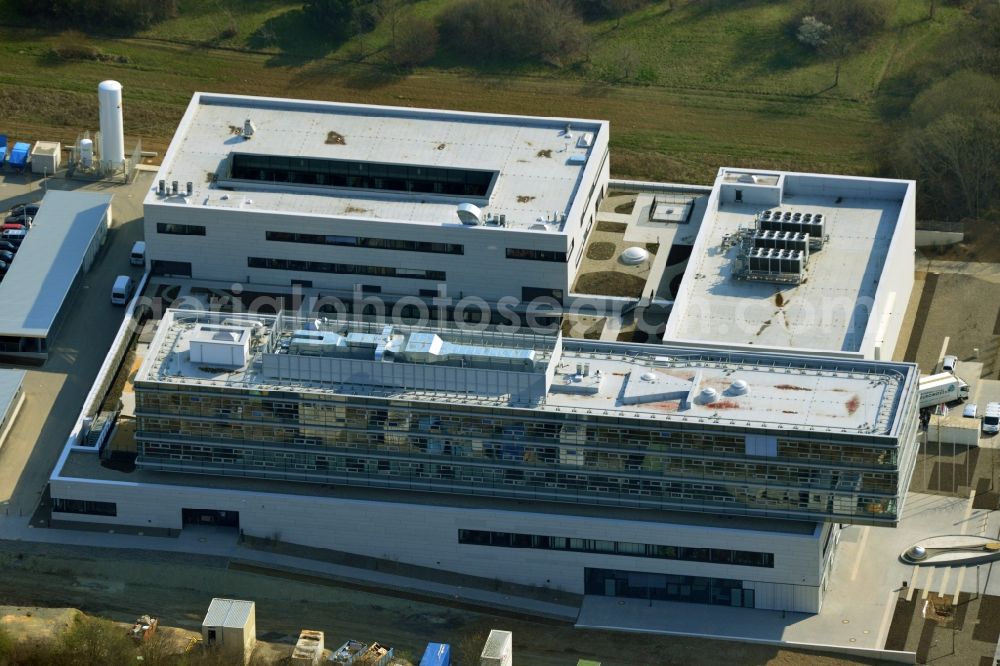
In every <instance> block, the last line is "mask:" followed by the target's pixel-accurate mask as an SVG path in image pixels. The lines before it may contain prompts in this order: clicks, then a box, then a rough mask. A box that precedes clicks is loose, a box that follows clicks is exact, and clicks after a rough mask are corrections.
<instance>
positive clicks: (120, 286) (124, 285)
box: [111, 275, 135, 305]
mask: <svg viewBox="0 0 1000 666" xmlns="http://www.w3.org/2000/svg"><path fill="white" fill-rule="evenodd" d="M134 289H135V283H134V282H132V278H130V277H129V276H127V275H119V276H118V277H117V278H115V285H114V286H113V287H111V304H112V305H125V304H126V303H128V299H129V298H131V297H132V291H133V290H134Z"/></svg>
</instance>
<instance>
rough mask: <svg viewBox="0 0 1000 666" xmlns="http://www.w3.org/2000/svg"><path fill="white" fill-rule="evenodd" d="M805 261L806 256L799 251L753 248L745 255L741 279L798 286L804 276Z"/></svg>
mask: <svg viewBox="0 0 1000 666" xmlns="http://www.w3.org/2000/svg"><path fill="white" fill-rule="evenodd" d="M806 260H807V259H806V254H805V253H804V252H802V251H801V250H777V249H774V248H764V247H755V248H752V249H751V250H750V251H749V252H748V253H747V256H746V259H745V261H746V263H745V265H744V266H743V269H744V272H743V274H742V275H741V277H743V278H745V279H747V280H758V281H760V282H778V283H791V284H798V283H800V282H802V278H803V277H804V275H805V268H806Z"/></svg>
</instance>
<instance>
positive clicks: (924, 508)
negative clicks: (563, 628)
mask: <svg viewBox="0 0 1000 666" xmlns="http://www.w3.org/2000/svg"><path fill="white" fill-rule="evenodd" d="M972 501H973V498H972V497H969V498H954V497H942V496H938V495H926V494H920V493H910V494H909V495H908V496H907V500H906V505H905V508H904V519H903V520H902V521H901V523H900V525H899V527H897V528H895V529H889V528H873V527H861V526H856V525H855V526H851V527H848V528H847V529H845V530H844V531H843V532H842V533H841V537H840V544H839V546H838V548H837V554H836V559H835V560H834V566H833V571H832V573H831V574H830V580H829V586H828V589H827V592H826V596H825V599H824V602H823V609H822V611H821V612H820V613H819V614H816V615H809V614H804V613H782V612H780V611H766V610H756V609H754V610H750V609H744V608H729V607H725V606H703V605H698V604H685V603H677V602H664V601H653V602H652V603H650V602H648V601H645V600H636V599H618V598H609V597H590V596H588V597H586V598H585V599H584V602H583V605H582V607H581V609H580V618H579V620H578V621H577V626H578V627H586V628H603V629H616V630H621V631H637V632H646V633H659V634H676V635H686V636H704V637H706V638H708V637H716V638H731V639H735V640H742V641H746V642H753V643H774V644H779V643H780V644H787V645H800V646H801V645H812V646H817V647H824V648H827V649H834V650H837V649H847V650H857V649H862V650H881V649H882V648H883V646H884V645H885V639H886V636H887V634H888V631H889V626H890V624H891V622H892V615H893V611H894V610H895V607H896V599H897V597H898V596H899V593H900V591H901V590H902V589H903V583H904V582H906V583H907V585H908V586H909V589H910V590H912V589H914V588H915V587H919V588H920V589H921V590H940V591H941V592H942V593H947V594H957V593H958V592H959V591H963V592H969V593H974V592H976V591H979V592H980V593H983V594H997V593H998V592H1000V589H995V588H1000V580H994V579H1000V576H995V577H991V576H989V575H988V574H989V567H990V566H991V565H981V566H979V567H976V566H974V565H973V566H967V567H914V566H910V565H907V564H904V563H903V562H901V561H900V560H899V554H900V553H901V552H902V551H903V550H904V549H905V548H907V547H908V546H910V545H912V544H913V543H916V542H917V541H919V540H921V539H923V538H927V537H931V536H937V535H941V534H960V533H963V530H967V531H968V533H982V532H985V533H986V534H987V535H989V536H995V535H996V533H997V530H998V529H1000V514H998V513H997V512H993V513H990V512H984V511H980V510H973V508H972ZM945 572H950V573H948V574H947V575H946V573H945ZM914 578H916V580H914Z"/></svg>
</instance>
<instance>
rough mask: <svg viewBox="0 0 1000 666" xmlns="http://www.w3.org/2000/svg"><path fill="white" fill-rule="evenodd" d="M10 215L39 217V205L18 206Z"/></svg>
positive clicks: (12, 209)
mask: <svg viewBox="0 0 1000 666" xmlns="http://www.w3.org/2000/svg"><path fill="white" fill-rule="evenodd" d="M10 214H11V215H27V216H28V217H34V216H36V215H38V204H18V205H16V206H14V207H13V208H11V209H10Z"/></svg>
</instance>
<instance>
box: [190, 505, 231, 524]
mask: <svg viewBox="0 0 1000 666" xmlns="http://www.w3.org/2000/svg"><path fill="white" fill-rule="evenodd" d="M181 521H182V522H183V524H185V525H215V526H218V527H239V526H240V512H239V511H219V510H218V509H181Z"/></svg>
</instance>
